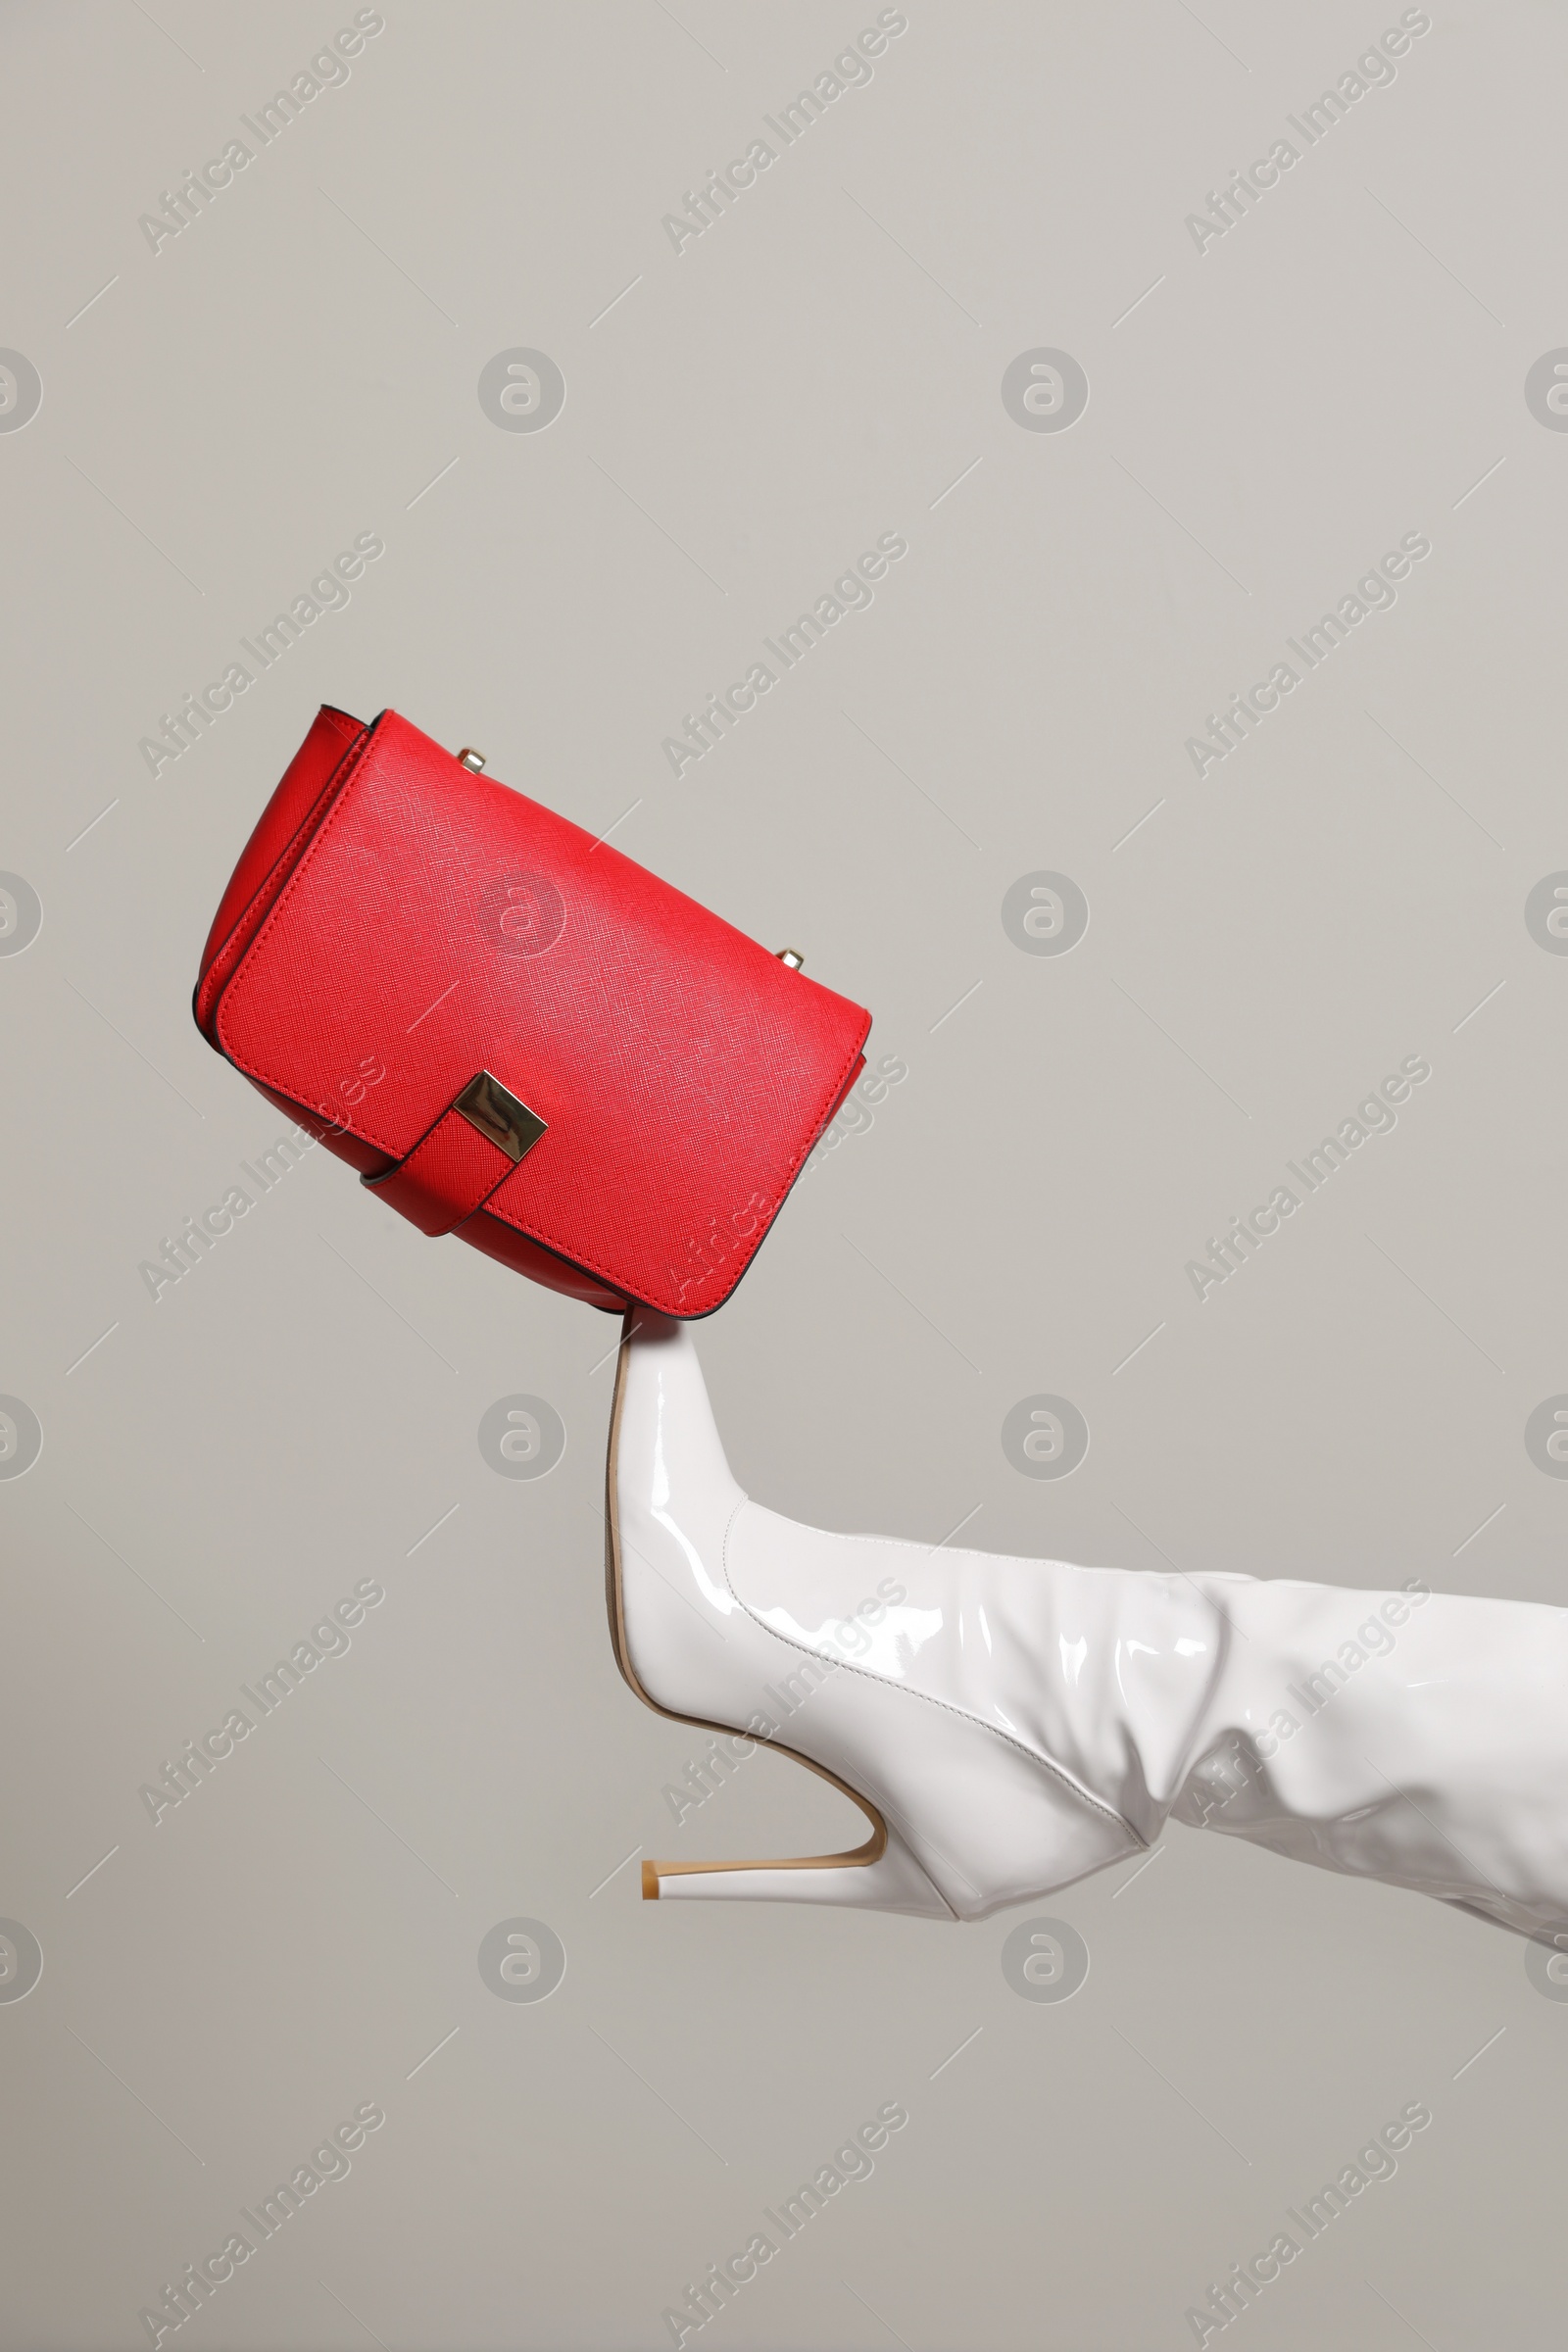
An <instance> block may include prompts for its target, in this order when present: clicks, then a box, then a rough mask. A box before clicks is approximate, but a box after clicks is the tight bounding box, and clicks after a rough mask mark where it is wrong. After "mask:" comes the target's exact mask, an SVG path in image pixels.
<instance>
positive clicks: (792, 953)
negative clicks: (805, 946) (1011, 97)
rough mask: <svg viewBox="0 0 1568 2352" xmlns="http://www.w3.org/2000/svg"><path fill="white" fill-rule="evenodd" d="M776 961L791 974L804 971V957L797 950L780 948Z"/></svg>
mask: <svg viewBox="0 0 1568 2352" xmlns="http://www.w3.org/2000/svg"><path fill="white" fill-rule="evenodd" d="M778 960H779V962H780V963H782V964H784V965H786V966H787V968H788V969H789V970H790V971H792V972H803V971H804V970H805V969H806V957H805V956H803V955H802V954H801V952H800V950H799V948H780V949H779V951H778Z"/></svg>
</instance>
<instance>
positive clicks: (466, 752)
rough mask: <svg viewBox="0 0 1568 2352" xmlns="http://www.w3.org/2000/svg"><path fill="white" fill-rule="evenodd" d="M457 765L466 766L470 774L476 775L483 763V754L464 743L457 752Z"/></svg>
mask: <svg viewBox="0 0 1568 2352" xmlns="http://www.w3.org/2000/svg"><path fill="white" fill-rule="evenodd" d="M458 765H459V766H460V767H466V769H467V771H468V773H469V775H470V776H476V775H477V774H478V773H479V771H480V769H481V768H482V767H483V765H484V754H483V752H476V751H475V750H474V748H473V746H472V745H471V744H466V745H465V746H464V748H463V750H462V751H461V752H460V753H459V754H458Z"/></svg>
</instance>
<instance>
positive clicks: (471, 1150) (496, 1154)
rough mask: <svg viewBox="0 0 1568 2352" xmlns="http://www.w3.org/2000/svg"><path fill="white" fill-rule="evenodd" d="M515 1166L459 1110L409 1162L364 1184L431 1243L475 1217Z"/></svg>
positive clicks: (443, 1120)
mask: <svg viewBox="0 0 1568 2352" xmlns="http://www.w3.org/2000/svg"><path fill="white" fill-rule="evenodd" d="M514 1165H515V1162H514V1161H513V1159H512V1158H511V1156H510V1154H509V1153H507V1152H503V1151H502V1149H501V1146H500V1145H499V1144H493V1143H491V1141H490V1139H489V1137H488V1136H484V1135H481V1134H480V1133H479V1131H478V1129H477V1128H476V1127H470V1126H469V1124H468V1122H467V1120H466V1118H465V1117H464V1116H463V1114H462V1112H461V1111H457V1110H449V1111H448V1112H447V1113H446V1116H445V1117H444V1118H440V1119H437V1121H436V1123H435V1125H434V1126H433V1127H432V1128H431V1130H430V1132H429V1134H428V1135H427V1136H425V1137H424V1138H423V1139H422V1141H420V1142H419V1143H417V1144H416V1145H415V1147H414V1150H413V1151H412V1152H410V1153H409V1156H408V1158H407V1159H402V1160H399V1162H398V1164H397V1166H396V1167H395V1168H391V1169H389V1170H388V1171H387V1173H386V1175H384V1176H368V1177H367V1178H366V1180H365V1183H366V1189H367V1191H368V1192H372V1193H374V1195H375V1197H376V1199H377V1200H378V1201H385V1202H386V1204H387V1206H388V1207H389V1208H395V1209H396V1210H397V1212H398V1214H399V1215H400V1216H404V1217H407V1218H408V1220H409V1223H410V1224H411V1225H417V1227H418V1228H419V1231H420V1232H421V1233H427V1234H429V1235H430V1237H431V1238H432V1240H433V1239H435V1238H437V1237H438V1236H439V1235H441V1234H443V1233H450V1232H451V1231H452V1229H453V1227H454V1226H455V1225H462V1224H463V1223H465V1222H466V1219H467V1218H469V1217H471V1216H472V1215H473V1212H474V1210H475V1209H476V1208H479V1207H480V1206H481V1205H482V1204H483V1203H484V1201H487V1200H488V1199H489V1197H490V1195H491V1194H492V1193H493V1192H494V1191H495V1189H496V1186H497V1185H498V1184H499V1183H500V1182H501V1179H502V1177H503V1176H506V1175H510V1173H511V1171H512V1169H513V1166H514Z"/></svg>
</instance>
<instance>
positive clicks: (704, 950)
mask: <svg viewBox="0 0 1568 2352" xmlns="http://www.w3.org/2000/svg"><path fill="white" fill-rule="evenodd" d="M476 758H477V756H476V755H474V754H468V755H466V760H459V759H456V758H454V756H453V755H452V754H451V753H450V752H445V751H443V750H442V749H441V747H440V746H439V745H438V744H435V743H432V742H431V741H430V739H429V737H428V736H426V735H421V734H420V733H419V731H418V729H417V727H411V726H410V724H409V722H408V720H407V719H404V718H399V716H398V715H397V713H396V712H395V711H383V712H382V714H381V716H380V717H379V718H378V719H376V720H374V721H373V723H372V724H371V725H369V726H365V725H363V724H362V723H361V721H360V720H358V719H354V718H350V717H348V716H347V715H346V713H345V712H343V711H333V710H330V709H323V710H322V711H320V713H319V716H318V717H317V719H316V722H315V724H314V725H313V727H312V728H311V731H310V733H309V734H308V735H307V736H306V738H305V741H304V743H303V744H302V745H301V747H300V749H299V751H298V752H297V753H296V754H295V757H294V759H293V760H292V762H291V763H290V765H289V768H288V771H287V773H286V774H285V776H284V777H283V780H282V782H281V783H280V784H279V785H278V787H277V790H276V791H275V792H274V793H273V795H272V797H271V799H270V802H269V803H268V805H267V808H266V809H264V811H263V813H262V817H261V821H260V822H259V823H258V825H257V827H256V830H255V832H254V833H253V834H252V835H251V838H250V840H249V842H248V843H247V845H246V848H245V853H244V856H243V857H242V858H240V861H239V863H238V865H237V866H236V867H235V869H234V873H233V876H232V878H231V879H230V881H229V885H228V888H227V890H226V891H225V892H224V894H223V900H222V904H221V907H219V909H218V915H217V918H216V920H215V921H214V924H213V928H212V932H211V935H210V936H209V938H208V942H207V947H206V950H205V952H204V954H203V956H202V967H201V979H200V982H199V983H198V986H197V989H196V996H195V1007H194V1009H195V1014H196V1021H197V1025H198V1027H199V1028H200V1029H201V1032H202V1034H203V1036H204V1037H205V1038H207V1040H208V1042H209V1043H210V1044H211V1045H213V1046H214V1047H215V1048H216V1049H217V1051H218V1052H219V1053H221V1054H224V1055H225V1056H226V1057H227V1059H228V1060H230V1061H231V1062H232V1063H233V1064H234V1066H235V1068H236V1069H238V1070H242V1071H243V1072H244V1074H245V1076H246V1077H247V1078H249V1079H250V1081H251V1083H252V1085H253V1086H256V1087H258V1088H259V1089H260V1091H261V1092H262V1093H263V1094H264V1095H266V1096H267V1098H268V1100H269V1101H270V1102H271V1103H277V1104H278V1106H279V1107H280V1108H282V1109H285V1110H288V1111H290V1112H292V1113H293V1115H294V1117H295V1118H296V1120H297V1121H298V1122H299V1123H300V1124H301V1125H302V1126H304V1127H305V1128H307V1129H308V1130H309V1131H310V1132H311V1133H313V1134H314V1135H316V1136H317V1137H318V1138H319V1141H320V1142H321V1143H323V1144H324V1145H325V1146H326V1147H327V1149H328V1150H329V1151H332V1152H336V1153H337V1154H338V1155H339V1156H340V1157H341V1158H343V1159H346V1160H348V1161H349V1163H350V1164H351V1166H353V1167H356V1168H358V1169H359V1171H360V1174H361V1181H362V1182H363V1183H364V1184H365V1186H366V1188H367V1189H368V1191H369V1192H370V1193H371V1194H373V1195H374V1196H376V1197H378V1198H379V1199H380V1200H381V1201H384V1202H385V1203H386V1204H387V1205H388V1206H389V1207H392V1208H395V1209H397V1210H398V1211H399V1213H400V1214H401V1215H403V1216H405V1217H408V1218H410V1219H411V1220H412V1222H413V1223H414V1224H416V1225H417V1226H418V1228H419V1230H420V1231H421V1232H423V1233H427V1234H431V1235H436V1234H444V1233H456V1234H458V1235H459V1236H460V1237H461V1238H462V1239H463V1240H464V1241H466V1242H471V1243H472V1244H473V1246H474V1247H475V1249H478V1250H485V1251H487V1252H488V1254H489V1255H490V1256H491V1257H497V1258H499V1259H500V1260H501V1261H502V1263H503V1264H504V1265H508V1266H511V1267H514V1268H515V1270H516V1272H518V1273H519V1274H527V1275H529V1276H531V1277H532V1279H533V1280H534V1281H536V1282H542V1283H544V1284H546V1285H547V1286H548V1287H549V1288H550V1289H552V1290H556V1291H564V1292H566V1293H567V1294H568V1295H569V1296H570V1297H572V1298H574V1299H586V1300H588V1301H589V1302H590V1303H591V1304H592V1305H595V1306H600V1307H606V1308H611V1309H615V1310H619V1309H620V1308H621V1307H623V1306H625V1305H627V1304H628V1303H631V1304H642V1305H648V1306H653V1307H657V1308H659V1309H660V1311H661V1312H662V1313H664V1314H668V1315H679V1316H692V1315H706V1314H710V1313H711V1311H712V1310H713V1308H714V1307H716V1306H719V1305H721V1304H722V1303H723V1301H724V1300H725V1299H727V1298H728V1297H729V1295H730V1293H731V1292H732V1291H733V1290H734V1288H735V1286H736V1284H737V1283H738V1282H739V1280H740V1278H741V1276H742V1275H743V1274H744V1273H745V1271H746V1268H747V1266H748V1265H749V1264H750V1263H751V1261H752V1258H753V1257H754V1256H755V1255H756V1253H757V1250H758V1249H759V1248H760V1244H761V1241H762V1237H763V1235H764V1234H765V1233H766V1232H767V1229H768V1227H769V1226H770V1225H771V1223H772V1222H773V1219H774V1217H775V1216H776V1215H777V1213H778V1210H779V1207H780V1205H781V1204H782V1202H783V1200H784V1197H785V1195H786V1193H787V1192H788V1191H789V1189H790V1186H791V1184H792V1183H793V1182H794V1180H795V1178H796V1177H797V1176H798V1175H799V1174H800V1171H801V1169H802V1167H803V1166H804V1165H805V1162H806V1158H807V1154H808V1153H809V1152H810V1150H811V1147H812V1146H813V1144H814V1143H815V1142H816V1140H817V1138H818V1136H820V1135H821V1133H822V1132H823V1130H824V1128H826V1126H827V1125H828V1123H829V1121H830V1120H831V1118H832V1116H833V1113H834V1111H835V1110H836V1109H837V1108H838V1106H839V1104H840V1103H841V1102H842V1101H843V1099H844V1097H845V1094H846V1093H847V1092H848V1090H849V1088H850V1087H851V1085H853V1083H854V1081H855V1078H856V1076H857V1074H858V1071H859V1070H860V1068H861V1067H862V1065H863V1061H864V1055H863V1054H862V1052H861V1048H862V1047H863V1045H864V1043H865V1038H866V1033H867V1031H868V1030H869V1028H870V1025H871V1018H870V1014H869V1013H867V1012H865V1011H863V1010H862V1009H861V1007H860V1006H859V1005H852V1004H850V1003H849V1002H848V1001H847V1000H846V999H845V998H843V997H839V996H835V995H834V994H833V992H832V991H831V990H830V989H826V988H821V987H819V986H818V985H817V984H816V983H815V982H814V981H812V980H809V979H807V978H806V976H805V974H804V973H803V972H801V971H800V970H799V969H798V968H794V966H792V964H790V963H787V962H785V961H784V960H782V959H781V957H780V956H774V955H769V954H768V952H767V951H766V949H764V948H760V947H759V946H758V945H757V944H756V942H755V941H753V940H750V939H747V938H745V937H744V936H743V935H742V933H740V932H739V931H736V930H733V929H732V928H731V927H730V925H729V924H728V923H726V922H723V921H721V920H720V918H719V917H718V916H717V915H716V914H710V913H709V912H708V910H707V908H706V907H699V906H697V905H696V904H695V902H694V901H693V900H691V899H688V898H686V897H684V896H683V895H682V893H681V892H680V891H678V890H673V889H671V888H670V886H669V884H668V883H666V882H661V881H660V880H659V878H658V877H657V875H654V874H650V873H648V872H647V871H646V870H645V869H644V868H643V867H642V866H640V865H634V864H633V863H632V861H631V859H630V858H623V857H622V856H621V855H620V853H619V852H618V851H617V850H615V849H613V848H612V847H611V845H610V844H609V843H608V842H605V841H595V840H594V838H593V837H592V835H590V834H588V833H585V832H583V831H582V829H581V828H580V827H579V826H577V825H574V824H570V823H568V822H567V820H566V819H565V818H564V817H562V816H557V815H555V814H554V813H553V811H552V810H550V809H544V808H541V807H540V805H539V804H538V802H536V801H529V800H524V799H523V797H522V795H521V794H520V793H516V792H513V791H511V790H509V789H508V787H507V786H505V785H503V784H497V783H494V782H491V781H490V780H489V779H487V778H485V777H482V776H480V775H479V774H478V773H477V772H475V768H474V766H473V764H472V762H474V761H475V760H476ZM479 764H482V762H479Z"/></svg>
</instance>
